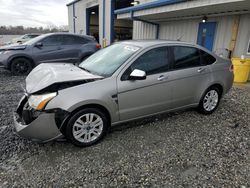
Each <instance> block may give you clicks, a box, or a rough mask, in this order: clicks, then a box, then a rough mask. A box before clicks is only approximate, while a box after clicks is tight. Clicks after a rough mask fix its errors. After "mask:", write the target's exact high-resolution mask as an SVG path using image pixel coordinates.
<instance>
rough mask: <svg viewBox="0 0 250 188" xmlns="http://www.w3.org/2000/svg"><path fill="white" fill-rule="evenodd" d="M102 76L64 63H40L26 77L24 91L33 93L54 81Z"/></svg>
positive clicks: (99, 77)
mask: <svg viewBox="0 0 250 188" xmlns="http://www.w3.org/2000/svg"><path fill="white" fill-rule="evenodd" d="M101 78H103V77H101V76H97V75H93V74H91V73H88V72H86V71H84V70H82V69H80V68H79V67H76V66H74V65H72V64H65V63H51V64H46V63H44V64H40V65H38V66H37V67H36V68H34V69H33V70H32V71H31V72H30V74H29V75H28V76H27V78H26V91H27V92H28V93H30V94H31V93H35V92H38V91H40V90H42V89H44V88H47V87H48V86H51V85H52V84H55V83H63V82H69V81H78V80H79V81H80V80H93V79H101Z"/></svg>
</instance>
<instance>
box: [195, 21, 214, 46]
mask: <svg viewBox="0 0 250 188" xmlns="http://www.w3.org/2000/svg"><path fill="white" fill-rule="evenodd" d="M215 29H216V22H207V23H200V25H199V31H198V39H197V44H199V45H201V46H203V47H205V48H207V49H208V50H210V51H212V50H213V45H214V37H215Z"/></svg>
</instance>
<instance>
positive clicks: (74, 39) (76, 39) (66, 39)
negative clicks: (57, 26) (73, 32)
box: [62, 36, 89, 45]
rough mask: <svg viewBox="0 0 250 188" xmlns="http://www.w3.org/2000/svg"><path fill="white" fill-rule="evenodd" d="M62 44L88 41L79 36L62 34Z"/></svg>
mask: <svg viewBox="0 0 250 188" xmlns="http://www.w3.org/2000/svg"><path fill="white" fill-rule="evenodd" d="M62 41H63V42H62V43H63V45H83V44H86V43H88V42H89V41H88V40H87V39H85V38H84V37H79V36H62Z"/></svg>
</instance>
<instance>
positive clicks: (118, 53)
mask: <svg viewBox="0 0 250 188" xmlns="http://www.w3.org/2000/svg"><path fill="white" fill-rule="evenodd" d="M138 50H139V48H138V47H136V46H131V45H127V44H121V43H118V44H113V45H111V46H109V47H107V48H104V49H102V50H100V51H98V52H96V53H95V54H93V55H92V56H90V57H89V58H88V59H86V60H85V61H83V62H82V63H81V64H80V65H79V67H80V68H82V69H84V70H86V71H88V72H91V73H93V74H96V75H100V76H103V77H109V76H111V75H112V74H113V73H114V72H115V71H116V70H117V69H118V68H119V67H120V66H121V65H122V64H123V63H124V62H125V61H126V60H127V59H128V58H129V57H131V56H132V55H133V54H134V53H135V52H136V51H138Z"/></svg>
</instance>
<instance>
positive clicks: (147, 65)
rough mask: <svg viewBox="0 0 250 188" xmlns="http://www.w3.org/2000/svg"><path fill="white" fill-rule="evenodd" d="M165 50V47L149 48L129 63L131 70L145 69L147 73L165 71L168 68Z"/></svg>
mask: <svg viewBox="0 0 250 188" xmlns="http://www.w3.org/2000/svg"><path fill="white" fill-rule="evenodd" d="M167 52H168V51H167V47H160V48H155V49H152V50H149V51H148V52H146V53H144V54H143V55H141V56H140V57H139V58H138V59H137V60H136V61H135V62H134V63H133V64H132V65H131V71H133V70H134V69H139V70H143V71H145V72H146V73H147V75H151V74H157V73H161V72H166V71H167V70H168V69H169V60H168V54H167Z"/></svg>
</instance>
